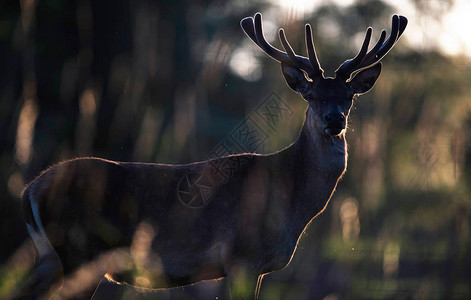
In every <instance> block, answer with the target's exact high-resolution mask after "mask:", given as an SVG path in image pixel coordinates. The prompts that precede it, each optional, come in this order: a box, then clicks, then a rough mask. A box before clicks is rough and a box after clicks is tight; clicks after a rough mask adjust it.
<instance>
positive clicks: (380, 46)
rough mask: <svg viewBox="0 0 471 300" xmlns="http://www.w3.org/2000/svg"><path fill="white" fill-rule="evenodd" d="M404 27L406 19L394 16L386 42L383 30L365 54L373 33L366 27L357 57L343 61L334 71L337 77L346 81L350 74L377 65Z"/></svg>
mask: <svg viewBox="0 0 471 300" xmlns="http://www.w3.org/2000/svg"><path fill="white" fill-rule="evenodd" d="M406 26H407V18H406V17H404V16H398V15H394V16H393V17H392V26H391V34H390V36H389V38H388V40H387V41H386V42H384V39H385V38H386V31H385V30H384V29H383V30H382V31H381V36H380V37H379V39H378V42H377V43H376V45H375V46H374V47H373V49H371V50H370V51H369V52H367V50H368V45H369V43H370V39H371V33H372V32H373V29H372V28H371V27H368V29H367V30H366V34H365V39H364V40H363V45H362V47H361V49H360V52H358V54H357V56H355V57H354V58H352V59H350V60H347V61H345V62H344V63H343V64H342V65H341V66H340V67H339V68H338V69H337V71H335V74H336V75H337V77H339V78H342V79H345V80H347V79H349V78H350V76H351V75H352V73H354V72H356V71H360V70H362V69H366V68H368V67H370V66H372V65H374V64H376V63H378V62H379V61H380V60H381V59H382V58H383V57H384V56H385V55H386V54H387V53H388V52H389V50H391V48H392V47H393V46H394V44H396V42H397V41H398V40H399V38H400V37H401V35H402V33H403V32H404V30H405V29H406Z"/></svg>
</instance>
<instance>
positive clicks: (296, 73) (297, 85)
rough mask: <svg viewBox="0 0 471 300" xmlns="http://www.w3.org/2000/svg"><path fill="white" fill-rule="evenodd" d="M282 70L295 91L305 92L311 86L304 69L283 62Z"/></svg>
mask: <svg viewBox="0 0 471 300" xmlns="http://www.w3.org/2000/svg"><path fill="white" fill-rule="evenodd" d="M281 72H282V73H283V76H284V77H285V80H286V83H287V84H288V86H289V87H290V88H291V89H292V90H293V91H295V92H298V93H303V92H304V91H306V90H307V89H308V87H309V81H308V80H307V79H306V77H304V73H303V71H301V70H300V69H298V68H295V67H293V66H291V65H289V64H286V63H281Z"/></svg>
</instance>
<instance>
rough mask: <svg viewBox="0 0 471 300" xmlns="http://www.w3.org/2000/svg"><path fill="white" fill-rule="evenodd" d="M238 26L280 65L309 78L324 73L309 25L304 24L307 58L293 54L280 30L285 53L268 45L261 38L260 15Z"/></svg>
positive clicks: (245, 19) (243, 20) (248, 18)
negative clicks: (301, 72)
mask: <svg viewBox="0 0 471 300" xmlns="http://www.w3.org/2000/svg"><path fill="white" fill-rule="evenodd" d="M240 26H241V27H242V29H243V30H244V31H245V33H246V34H247V35H248V36H249V37H250V39H252V41H254V43H255V44H257V45H258V46H259V47H260V48H261V49H262V50H263V51H264V52H265V53H266V54H268V55H269V56H270V57H271V58H273V59H275V60H277V61H279V62H281V63H287V64H290V65H292V66H294V67H296V68H299V69H301V70H303V71H305V72H306V73H307V75H308V76H309V77H310V78H315V77H319V76H321V77H322V76H323V73H324V71H323V70H322V68H321V67H320V65H319V60H318V59H317V55H316V49H315V48H314V43H313V42H312V31H311V26H310V25H309V24H306V48H307V52H308V58H307V57H304V56H299V55H296V53H294V51H293V49H292V48H291V46H290V44H289V43H288V40H287V39H286V37H285V32H284V30H283V29H280V31H279V37H280V41H281V44H282V45H283V48H284V49H285V51H286V52H283V51H280V50H278V49H276V48H275V47H273V46H272V45H270V44H269V43H268V42H267V41H266V40H265V37H264V36H263V28H262V15H261V14H260V13H256V14H255V17H254V18H252V17H247V18H244V19H242V21H240Z"/></svg>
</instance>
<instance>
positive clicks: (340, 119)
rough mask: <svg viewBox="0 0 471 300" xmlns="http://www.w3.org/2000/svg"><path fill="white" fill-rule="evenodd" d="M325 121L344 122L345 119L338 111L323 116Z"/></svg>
mask: <svg viewBox="0 0 471 300" xmlns="http://www.w3.org/2000/svg"><path fill="white" fill-rule="evenodd" d="M325 121H326V122H327V123H331V122H344V121H345V116H344V115H343V114H340V113H333V114H328V115H327V116H325Z"/></svg>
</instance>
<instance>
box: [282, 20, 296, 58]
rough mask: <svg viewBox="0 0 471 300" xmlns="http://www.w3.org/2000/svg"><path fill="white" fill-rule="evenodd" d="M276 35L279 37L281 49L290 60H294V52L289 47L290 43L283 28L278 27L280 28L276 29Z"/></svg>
mask: <svg viewBox="0 0 471 300" xmlns="http://www.w3.org/2000/svg"><path fill="white" fill-rule="evenodd" d="M278 35H279V37H280V41H281V45H282V46H283V49H285V51H286V53H287V54H288V56H289V58H290V59H291V61H296V60H297V58H296V54H295V53H294V51H293V48H291V45H290V44H289V43H288V40H287V39H286V36H285V31H284V30H283V28H280V30H279V31H278Z"/></svg>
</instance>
